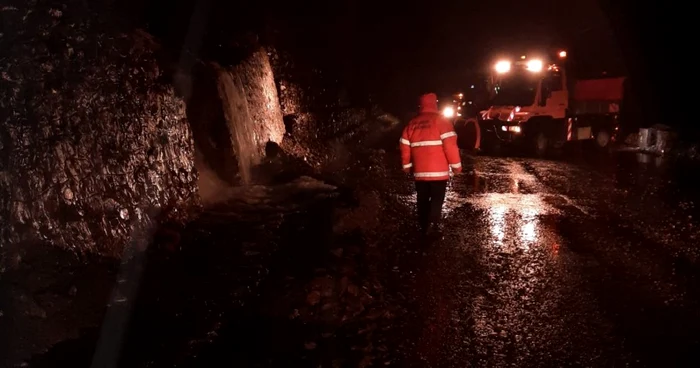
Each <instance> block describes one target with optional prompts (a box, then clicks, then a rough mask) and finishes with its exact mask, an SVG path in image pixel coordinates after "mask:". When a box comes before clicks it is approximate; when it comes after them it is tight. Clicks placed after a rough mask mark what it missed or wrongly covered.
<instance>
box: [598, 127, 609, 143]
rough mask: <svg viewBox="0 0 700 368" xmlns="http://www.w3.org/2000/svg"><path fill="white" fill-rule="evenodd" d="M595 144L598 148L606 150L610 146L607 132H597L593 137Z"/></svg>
mask: <svg viewBox="0 0 700 368" xmlns="http://www.w3.org/2000/svg"><path fill="white" fill-rule="evenodd" d="M595 142H596V144H597V145H598V147H600V148H607V147H608V145H609V144H610V133H608V131H607V130H603V129H601V130H599V131H598V134H596V136H595Z"/></svg>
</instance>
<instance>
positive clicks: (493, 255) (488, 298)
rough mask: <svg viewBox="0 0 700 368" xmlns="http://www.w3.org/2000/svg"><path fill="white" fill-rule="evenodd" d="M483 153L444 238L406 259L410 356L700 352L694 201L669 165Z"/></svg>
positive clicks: (496, 358) (685, 355)
mask: <svg viewBox="0 0 700 368" xmlns="http://www.w3.org/2000/svg"><path fill="white" fill-rule="evenodd" d="M467 161H468V162H469V161H471V160H467ZM471 162H472V165H473V171H472V172H471V173H466V174H463V175H459V176H457V177H456V178H455V179H454V180H453V182H452V185H451V188H450V192H449V193H448V196H447V201H446V205H445V210H446V211H445V212H446V216H447V219H446V222H445V238H444V239H443V240H441V241H438V242H436V243H434V244H433V245H432V246H430V247H427V248H424V246H423V245H416V246H414V247H412V248H411V250H412V251H409V252H407V253H406V255H405V256H402V257H400V258H397V260H396V261H395V262H396V264H397V267H399V269H401V270H402V272H401V274H400V275H399V276H398V277H399V280H400V281H399V282H398V284H403V285H408V286H406V287H405V290H404V291H403V295H407V296H408V297H407V298H408V299H409V301H410V307H408V310H409V315H410V317H409V318H406V321H405V324H404V325H403V326H402V327H401V329H402V331H403V332H402V335H403V336H405V338H404V339H402V341H401V342H400V343H398V347H397V348H396V349H397V350H398V351H399V352H400V353H399V354H400V355H402V358H401V359H399V360H400V361H399V362H397V364H398V366H432V367H471V366H474V367H506V366H517V367H555V366H556V367H562V366H589V367H603V366H604V367H612V366H627V365H629V366H683V365H684V364H689V363H691V362H697V361H698V358H697V357H696V356H695V354H693V353H692V352H693V351H696V350H695V349H697V348H698V347H699V346H700V345H699V344H698V340H700V335H699V334H698V332H699V331H700V329H699V326H700V320H699V319H698V308H697V307H698V296H699V293H698V292H699V291H700V290H698V288H697V286H698V283H697V279H696V277H695V276H696V275H697V267H696V264H695V262H696V260H697V259H698V258H697V257H698V254H699V252H698V250H697V248H698V247H697V245H696V244H697V241H696V240H695V239H696V238H695V234H696V233H697V231H696V230H695V227H694V223H695V221H694V220H693V217H692V212H693V208H692V207H693V205H692V202H691V201H689V200H687V199H686V198H684V197H683V196H676V195H674V193H675V192H674V191H675V190H676V189H677V188H676V187H675V186H674V185H675V184H674V181H673V180H672V179H671V178H669V177H668V175H665V174H664V173H659V172H653V169H654V168H653V165H651V166H652V167H651V168H649V167H647V166H644V164H639V165H640V166H635V165H637V163H631V164H630V163H627V164H620V165H619V166H618V165H617V164H616V163H610V162H604V163H603V164H602V167H603V168H602V169H597V168H592V167H583V166H577V165H572V164H567V163H561V162H553V161H539V160H531V159H508V158H488V157H478V158H476V159H475V160H473V161H471ZM630 165H632V167H630ZM406 242H410V239H407V240H406ZM421 248H423V249H421ZM676 364H678V365H676Z"/></svg>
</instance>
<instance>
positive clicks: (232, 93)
mask: <svg viewBox="0 0 700 368" xmlns="http://www.w3.org/2000/svg"><path fill="white" fill-rule="evenodd" d="M218 90H219V96H220V97H221V101H222V103H223V109H224V116H225V118H226V124H227V125H228V129H229V133H230V134H231V146H232V147H233V149H234V152H235V155H236V158H237V160H238V171H239V175H240V177H241V182H242V184H244V185H248V184H250V182H251V167H252V166H253V165H256V164H258V163H260V158H261V157H260V151H259V150H258V147H257V145H256V142H255V130H254V127H253V120H252V118H251V114H250V109H249V107H248V100H247V99H246V96H245V91H244V89H243V83H242V82H241V79H240V78H239V77H238V76H237V75H235V74H234V73H231V72H229V71H228V70H226V69H223V68H222V69H220V70H219V83H218Z"/></svg>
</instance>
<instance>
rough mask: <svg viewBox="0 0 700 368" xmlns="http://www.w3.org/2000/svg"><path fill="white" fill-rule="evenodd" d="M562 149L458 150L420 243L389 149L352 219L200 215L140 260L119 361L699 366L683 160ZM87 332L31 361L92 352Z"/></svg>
mask: <svg viewBox="0 0 700 368" xmlns="http://www.w3.org/2000/svg"><path fill="white" fill-rule="evenodd" d="M566 157H567V158H565V159H560V160H537V159H531V158H505V157H484V156H478V157H471V156H464V157H463V164H464V166H465V168H466V169H465V173H464V174H461V175H458V176H456V177H455V178H454V179H453V180H452V182H451V184H450V187H449V191H448V195H447V199H446V203H445V208H444V213H445V223H444V225H445V234H444V238H443V239H441V240H438V241H435V242H433V243H431V244H427V243H425V242H423V241H420V240H419V237H418V236H417V232H416V229H415V221H414V217H413V216H411V215H410V212H412V211H413V206H414V204H415V195H414V194H413V185H412V182H411V181H410V180H409V179H407V178H406V177H405V176H404V175H403V174H402V173H401V172H400V171H399V170H396V163H397V161H398V158H397V157H395V156H394V155H391V154H387V155H385V156H384V157H383V158H381V159H380V161H381V160H383V163H380V164H378V165H379V166H381V165H385V170H377V171H379V172H380V173H382V172H385V173H389V174H388V175H374V176H372V175H368V176H370V177H374V178H377V177H379V178H381V180H379V181H377V182H374V183H372V184H373V185H375V187H371V189H369V190H368V189H366V188H365V189H363V191H362V192H361V194H362V193H364V194H367V193H370V192H371V193H375V194H376V197H373V196H369V197H368V198H370V200H369V201H367V202H366V203H367V204H366V205H365V206H364V207H362V206H361V207H358V208H359V209H360V211H361V213H359V215H360V217H357V218H356V221H357V222H358V223H361V224H365V225H366V224H368V223H371V222H373V221H374V222H375V224H374V225H373V226H372V227H371V230H370V231H366V232H365V233H362V232H357V231H356V232H352V233H351V235H352V234H354V235H352V236H347V234H345V235H344V234H341V233H342V232H335V233H336V234H333V233H334V231H333V228H334V226H335V225H337V224H335V225H334V223H333V222H334V221H335V220H334V216H336V215H337V213H338V211H339V209H338V208H337V207H336V208H334V206H337V203H338V202H332V201H331V202H328V201H320V202H313V203H317V205H318V206H317V207H318V208H315V209H314V208H312V209H310V210H308V211H306V212H305V211H298V212H297V211H296V210H295V211H294V212H293V214H288V215H286V216H281V215H280V214H279V211H278V210H277V209H276V207H275V206H271V208H272V210H271V211H268V212H265V213H264V214H266V215H267V216H268V217H269V216H272V217H271V218H267V219H260V220H256V219H253V218H251V217H250V216H243V215H242V214H240V213H237V212H235V211H233V212H232V211H230V209H227V211H225V212H222V213H213V212H212V213H210V214H209V216H208V217H205V218H203V219H201V220H200V221H199V222H196V223H193V224H192V228H193V229H194V230H190V231H189V232H186V233H184V234H183V239H184V240H183V241H182V242H183V244H192V245H195V246H183V249H184V250H183V251H182V252H179V253H178V252H175V253H167V254H168V255H169V256H168V257H165V258H158V257H156V258H154V259H152V260H149V261H148V262H146V263H147V265H148V267H146V272H145V273H144V275H145V276H144V278H143V279H144V280H143V281H142V282H141V286H140V288H139V290H140V292H139V296H138V298H136V299H135V300H136V302H135V307H134V313H133V315H132V316H131V317H130V327H129V328H127V330H129V334H128V335H127V337H126V341H127V343H125V345H124V348H123V350H122V352H121V354H119V355H121V360H120V364H119V365H118V366H120V367H121V366H123V367H173V366H178V367H219V366H240V367H346V366H348V367H355V366H359V367H368V366H394V367H620V366H622V367H628V366H629V367H685V366H688V367H697V366H700V359H699V358H698V354H697V353H696V352H697V351H700V349H698V348H700V318H699V317H700V283H699V282H698V280H700V278H698V276H699V275H700V271H699V270H700V267H698V260H700V251H699V250H698V247H697V242H698V241H697V240H698V239H700V224H698V222H697V219H699V218H700V213H698V210H697V209H696V203H700V202H699V200H700V195H698V191H697V188H698V187H700V183H699V182H697V181H696V179H695V176H693V175H689V173H692V172H694V171H696V170H697V168H693V167H690V166H685V165H680V164H677V163H675V164H670V163H664V162H661V161H657V160H654V159H650V158H648V157H645V156H643V157H640V158H639V159H638V158H637V157H636V156H635V155H634V154H632V153H616V154H607V153H606V154H600V155H598V154H596V155H590V154H588V153H584V154H583V155H578V156H577V155H572V156H566ZM572 157H573V158H572ZM370 174H371V173H370ZM366 175H367V174H366ZM294 198H296V200H295V201H294V203H296V204H298V202H299V201H300V200H299V198H298V197H294ZM372 198H374V199H372ZM380 198H381V199H380ZM288 202H289V201H288ZM333 203H336V204H333ZM260 206H261V204H260V203H259V202H255V207H256V208H257V207H260ZM257 211H258V212H259V211H260V210H259V209H257ZM334 213H335V215H334ZM260 215H261V216H262V215H263V213H260ZM241 216H243V217H241ZM263 217H264V216H263ZM244 219H245V220H246V221H247V222H246V221H243V220H244ZM339 239H341V240H342V239H344V240H342V242H341V241H339ZM339 250H340V253H338V251H339ZM156 254H160V253H156ZM149 275H150V276H149ZM348 280H349V281H348ZM348 282H351V283H354V285H353V287H354V294H352V295H349V293H350V286H348ZM344 283H345V284H344ZM314 284H316V286H318V287H320V289H318V290H321V295H323V297H322V298H321V299H320V300H319V299H318V295H317V300H316V301H314V302H313V303H311V304H312V305H310V304H309V300H310V299H309V295H312V294H313V293H310V292H311V290H313V288H314V287H313V286H310V285H314ZM119 285H121V284H119ZM377 285H378V286H377ZM359 290H366V293H364V292H359ZM362 296H366V297H364V298H363V297H362ZM127 309H128V308H127V306H125V305H116V306H115V307H114V308H113V313H118V312H120V311H122V312H124V311H127ZM108 316H109V314H108V315H107V316H106V317H105V319H104V322H103V323H104V324H105V326H108V325H107V321H108V318H107V317H108ZM103 327H104V326H103ZM103 331H106V333H107V334H111V335H115V334H116V333H115V332H113V330H110V329H109V328H107V329H104V330H103ZM98 332H99V330H94V331H93V332H92V333H91V334H85V335H84V336H82V337H81V338H79V339H77V340H68V341H66V342H65V343H62V344H58V345H56V346H55V347H54V348H52V349H51V350H50V351H49V352H48V353H46V354H44V355H41V356H37V357H36V359H33V360H32V362H31V364H30V366H31V367H64V366H71V367H83V366H84V367H88V366H91V365H90V362H91V360H92V359H93V356H94V354H95V352H96V351H97V350H96V345H95V344H97V345H99V346H103V345H104V344H102V341H101V340H99V339H98V338H97V336H98V335H97V334H98ZM115 336H116V335H115ZM98 350H99V349H98ZM115 353H118V352H115ZM110 361H112V362H114V361H113V360H110ZM93 366H94V365H93Z"/></svg>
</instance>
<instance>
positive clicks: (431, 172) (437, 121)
mask: <svg viewBox="0 0 700 368" xmlns="http://www.w3.org/2000/svg"><path fill="white" fill-rule="evenodd" d="M400 146H401V161H402V164H403V168H404V170H405V171H412V172H413V177H414V178H415V180H426V181H427V180H447V179H449V177H450V172H449V171H450V168H452V171H454V172H455V173H459V172H461V171H462V163H461V160H460V157H459V148H458V147H457V133H455V131H454V128H453V126H452V123H450V122H449V121H448V120H447V119H445V118H444V117H443V116H442V115H440V113H439V111H438V107H437V96H436V95H435V94H434V93H428V94H426V95H423V96H421V99H420V114H419V115H418V116H416V117H415V118H413V119H412V120H411V121H410V122H409V123H408V125H407V126H406V128H404V130H403V134H402V135H401V140H400Z"/></svg>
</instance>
